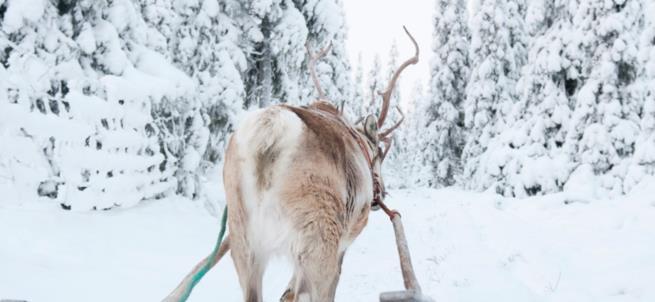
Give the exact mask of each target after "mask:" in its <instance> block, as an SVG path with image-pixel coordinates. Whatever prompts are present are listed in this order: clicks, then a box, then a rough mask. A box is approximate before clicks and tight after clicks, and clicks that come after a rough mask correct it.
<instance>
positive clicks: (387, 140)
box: [381, 137, 393, 161]
mask: <svg viewBox="0 0 655 302" xmlns="http://www.w3.org/2000/svg"><path fill="white" fill-rule="evenodd" d="M382 142H383V143H384V151H383V152H382V158H381V161H384V159H385V158H386V157H387V153H389V150H391V143H393V137H385V138H383V139H382Z"/></svg>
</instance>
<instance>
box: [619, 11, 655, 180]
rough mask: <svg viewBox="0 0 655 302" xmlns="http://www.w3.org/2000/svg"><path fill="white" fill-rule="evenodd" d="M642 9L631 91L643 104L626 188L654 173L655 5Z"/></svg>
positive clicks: (637, 100)
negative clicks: (635, 70) (636, 58)
mask: <svg viewBox="0 0 655 302" xmlns="http://www.w3.org/2000/svg"><path fill="white" fill-rule="evenodd" d="M642 11H643V18H644V23H645V24H644V30H643V31H642V33H641V35H640V37H639V54H638V66H640V67H638V72H637V78H636V79H635V83H634V84H633V85H631V87H630V93H631V95H632V98H634V100H635V102H636V103H640V104H642V107H641V108H640V110H639V111H638V112H640V113H641V114H640V118H641V121H640V133H639V135H638V137H637V139H636V142H635V152H634V155H633V157H632V159H631V160H630V166H629V168H628V171H627V174H626V177H625V180H624V184H623V190H624V192H629V191H630V190H631V189H632V188H633V187H634V186H636V185H637V184H639V182H642V181H644V180H645V179H646V176H647V175H651V176H652V175H655V4H654V3H650V4H647V5H646V6H645V7H644V9H643V10H642Z"/></svg>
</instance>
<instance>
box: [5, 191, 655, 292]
mask: <svg viewBox="0 0 655 302" xmlns="http://www.w3.org/2000/svg"><path fill="white" fill-rule="evenodd" d="M653 193H655V190H654V189H652V188H647V187H644V188H638V189H637V190H635V191H633V193H632V194H631V195H630V196H627V197H625V198H622V199H617V200H584V199H581V198H574V197H571V196H568V195H567V194H554V195H549V196H546V197H536V198H530V199H522V200H518V199H506V198H502V197H498V196H496V195H492V194H480V193H470V192H464V191H459V190H456V189H444V190H427V189H426V190H412V191H409V190H407V191H394V192H392V196H391V197H390V198H388V203H389V204H390V205H391V206H393V207H394V208H397V209H399V210H400V211H401V212H402V213H403V218H404V223H405V228H406V231H407V232H408V240H409V244H410V249H411V251H412V254H413V261H414V264H415V266H416V269H417V273H418V277H419V281H420V282H421V283H422V286H423V288H424V291H425V292H426V293H427V294H428V295H429V296H431V297H433V298H434V299H435V300H436V301H476V302H477V301H576V302H580V301H655V286H653V280H655V279H653V278H655V239H654V238H655V194H653ZM217 233H218V219H217V218H216V217H214V216H211V215H209V214H208V212H207V211H206V210H205V209H204V207H203V206H202V205H201V204H200V203H193V202H189V201H187V200H184V199H167V200H162V201H153V202H147V203H144V204H141V205H139V206H137V207H136V208H133V209H129V210H112V211H107V212H66V211H61V210H56V207H54V206H53V207H50V206H43V205H38V204H29V206H25V205H23V206H16V205H12V206H10V207H9V206H4V207H2V206H0V300H2V299H25V300H29V301H30V302H39V301H44V302H59V301H61V302H77V301H85V302H86V301H94V302H101V301H159V300H160V299H161V298H163V297H164V296H165V295H166V294H168V292H169V291H170V290H171V289H172V288H174V287H175V286H176V285H177V283H178V282H179V281H180V280H181V278H182V277H183V276H184V275H185V274H186V273H187V272H188V270H189V269H191V267H192V266H193V265H194V264H196V262H197V261H199V260H200V259H201V258H202V257H204V256H205V255H206V254H207V253H209V251H210V250H211V248H212V244H213V243H214V241H215V237H216V234H217ZM289 277H290V270H289V268H288V267H287V266H286V265H285V264H284V263H283V262H276V263H274V264H272V265H271V267H269V270H268V273H267V275H266V277H265V280H264V283H265V285H264V287H265V290H264V292H265V300H266V301H277V299H278V297H279V296H280V294H281V293H282V291H283V289H284V286H285V285H286V283H287V281H288V278H289ZM401 287H402V282H401V275H400V270H399V265H398V261H397V256H396V249H395V246H394V243H393V233H392V228H391V224H390V223H389V222H388V220H387V218H386V217H385V216H384V215H383V214H382V213H381V212H375V213H372V214H371V219H370V221H369V225H368V226H367V228H366V229H365V230H364V232H363V233H362V235H361V236H360V237H359V238H358V239H357V240H356V241H355V243H354V244H353V246H352V247H351V248H350V250H349V251H348V253H347V254H346V259H345V262H344V267H343V274H342V277H341V282H340V284H339V287H338V294H337V300H338V301H376V300H377V299H378V294H379V293H380V292H382V291H389V290H399V289H401ZM240 296H241V293H240V289H239V287H238V283H237V279H236V274H235V271H234V269H233V266H232V263H231V261H230V258H229V257H226V258H225V259H224V260H223V261H222V262H221V263H219V264H218V265H217V266H216V267H215V268H214V269H213V270H212V271H210V272H209V273H208V274H207V276H206V277H205V279H203V280H202V282H201V283H200V284H199V285H198V287H196V289H195V291H194V292H193V294H192V295H191V299H190V300H189V301H239V300H240Z"/></svg>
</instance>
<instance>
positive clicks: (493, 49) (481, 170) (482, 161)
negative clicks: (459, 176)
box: [462, 0, 526, 193]
mask: <svg viewBox="0 0 655 302" xmlns="http://www.w3.org/2000/svg"><path fill="white" fill-rule="evenodd" d="M523 10H524V3H523V2H522V1H506V0H483V1H481V3H480V5H479V7H478V8H477V10H476V11H475V12H473V14H472V18H471V19H470V20H469V26H470V30H471V44H470V53H471V55H470V56H469V59H470V66H471V71H470V79H469V82H468V85H467V88H466V101H465V104H464V117H465V119H464V122H465V127H466V131H467V139H466V143H465V145H464V150H463V155H462V160H463V162H464V163H465V165H464V173H463V177H464V178H465V179H466V180H467V182H468V186H469V187H471V188H475V189H486V188H489V187H491V186H494V184H498V179H497V178H498V177H499V175H501V174H502V169H503V168H504V164H505V162H504V160H505V158H504V157H503V156H502V154H499V153H497V152H495V151H496V150H497V146H498V145H499V144H500V143H499V142H498V140H497V138H499V134H500V133H501V132H502V131H503V130H504V129H506V128H507V127H508V125H509V124H511V120H509V116H510V114H509V113H510V111H511V108H512V106H513V104H514V103H515V102H516V101H517V99H518V97H517V94H516V91H515V89H514V87H515V85H516V82H517V80H518V78H519V72H520V68H521V66H523V64H524V62H525V57H526V51H525V33H524V32H523V29H524V26H523V23H522V22H523V21H522V19H523V18H522V16H523V15H524V12H523ZM496 188H497V191H498V192H500V193H503V192H502V190H503V186H502V185H496Z"/></svg>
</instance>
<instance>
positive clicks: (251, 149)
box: [235, 107, 304, 261]
mask: <svg viewBox="0 0 655 302" xmlns="http://www.w3.org/2000/svg"><path fill="white" fill-rule="evenodd" d="M303 127H304V124H303V122H302V120H300V118H298V117H297V116H296V115H295V113H293V112H290V111H289V110H286V109H283V108H280V107H269V108H266V109H260V110H256V111H253V112H251V113H249V114H248V115H246V116H245V117H244V119H243V121H242V122H241V125H240V126H239V129H238V130H237V132H236V133H235V137H236V139H237V144H238V153H239V159H240V160H241V172H242V174H241V175H242V179H241V184H242V194H243V199H244V200H243V202H244V204H245V208H246V210H247V211H248V216H249V222H250V225H249V226H248V227H247V229H248V230H249V232H250V233H249V234H248V236H249V238H251V239H252V241H251V244H253V246H252V247H253V248H254V250H255V251H256V252H257V253H258V254H260V255H261V256H262V257H266V258H267V257H268V256H270V255H271V254H280V253H281V252H283V250H284V249H285V248H286V247H288V245H289V244H290V242H292V241H293V240H294V239H295V238H293V237H294V234H295V232H294V231H293V230H292V227H291V222H290V221H288V219H287V218H286V217H285V216H284V215H283V214H282V213H283V211H282V208H281V202H280V201H279V200H278V195H279V194H278V193H279V182H280V180H283V179H284V178H285V176H286V175H287V174H288V170H289V166H290V164H291V162H290V161H291V157H292V156H293V154H294V152H295V151H296V149H297V147H298V143H299V141H300V139H301V134H302V131H303ZM270 147H272V148H275V149H276V150H277V151H278V152H279V155H278V156H277V158H276V159H275V161H274V163H273V166H272V167H270V169H271V171H273V174H272V177H271V178H272V179H271V186H270V188H269V189H267V190H264V191H260V188H258V186H257V173H256V168H257V167H256V161H255V160H256V158H257V153H258V152H260V151H261V150H264V149H266V148H270ZM262 260H264V259H262ZM264 261H265V260H264Z"/></svg>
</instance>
